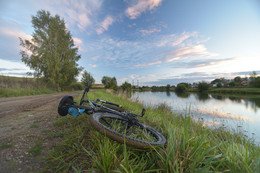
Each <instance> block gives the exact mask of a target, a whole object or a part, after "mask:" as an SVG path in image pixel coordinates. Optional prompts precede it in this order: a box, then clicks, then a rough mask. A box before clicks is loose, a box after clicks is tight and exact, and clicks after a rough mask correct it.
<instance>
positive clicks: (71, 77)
mask: <svg viewBox="0 0 260 173" xmlns="http://www.w3.org/2000/svg"><path fill="white" fill-rule="evenodd" d="M32 25H33V28H34V33H33V35H32V40H26V39H25V40H23V39H21V38H20V45H21V46H22V47H24V49H23V50H21V51H20V54H21V55H22V61H23V62H24V63H25V64H26V65H27V66H29V67H30V69H32V70H34V76H35V77H37V78H43V79H44V80H45V81H46V82H48V83H50V84H52V85H54V86H55V87H56V89H62V90H63V89H64V87H65V86H68V85H70V83H72V82H73V81H75V77H76V76H77V75H78V73H79V71H80V70H81V68H80V67H79V66H78V64H77V63H76V62H77V61H78V60H79V59H80V58H81V57H80V55H78V48H76V47H75V45H74V42H73V39H72V36H71V34H70V32H69V31H68V30H67V29H66V27H65V22H64V20H63V19H61V18H60V16H58V15H55V16H51V14H50V12H48V11H44V10H40V11H38V12H37V15H36V16H32Z"/></svg>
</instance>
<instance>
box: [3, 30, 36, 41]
mask: <svg viewBox="0 0 260 173" xmlns="http://www.w3.org/2000/svg"><path fill="white" fill-rule="evenodd" d="M0 33H1V34H3V35H6V36H10V37H13V38H17V39H18V38H19V37H20V38H22V39H26V40H31V39H32V36H31V35H29V34H25V33H23V32H20V31H13V30H11V29H9V28H3V27H0Z"/></svg>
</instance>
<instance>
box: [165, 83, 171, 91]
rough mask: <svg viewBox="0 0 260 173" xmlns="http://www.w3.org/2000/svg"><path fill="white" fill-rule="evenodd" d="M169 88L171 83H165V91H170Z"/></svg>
mask: <svg viewBox="0 0 260 173" xmlns="http://www.w3.org/2000/svg"><path fill="white" fill-rule="evenodd" d="M170 88H171V85H170V84H167V85H166V91H168V92H169V91H170Z"/></svg>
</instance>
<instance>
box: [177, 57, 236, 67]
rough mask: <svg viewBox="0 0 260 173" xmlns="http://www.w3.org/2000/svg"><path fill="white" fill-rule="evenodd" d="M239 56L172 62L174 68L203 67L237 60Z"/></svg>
mask: <svg viewBox="0 0 260 173" xmlns="http://www.w3.org/2000/svg"><path fill="white" fill-rule="evenodd" d="M235 60H237V58H226V59H201V60H192V61H188V62H175V63H174V64H172V67H174V68H190V69H194V68H202V67H208V66H213V65H218V64H221V63H225V62H230V61H235Z"/></svg>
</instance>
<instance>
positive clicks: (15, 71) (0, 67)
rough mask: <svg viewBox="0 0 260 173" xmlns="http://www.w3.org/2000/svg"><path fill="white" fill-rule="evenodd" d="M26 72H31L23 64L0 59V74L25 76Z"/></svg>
mask: <svg viewBox="0 0 260 173" xmlns="http://www.w3.org/2000/svg"><path fill="white" fill-rule="evenodd" d="M27 72H32V70H30V69H29V68H28V67H27V66H26V65H25V64H23V63H21V62H13V61H8V60H3V59H0V74H1V75H8V76H25V75H26V73H27Z"/></svg>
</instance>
